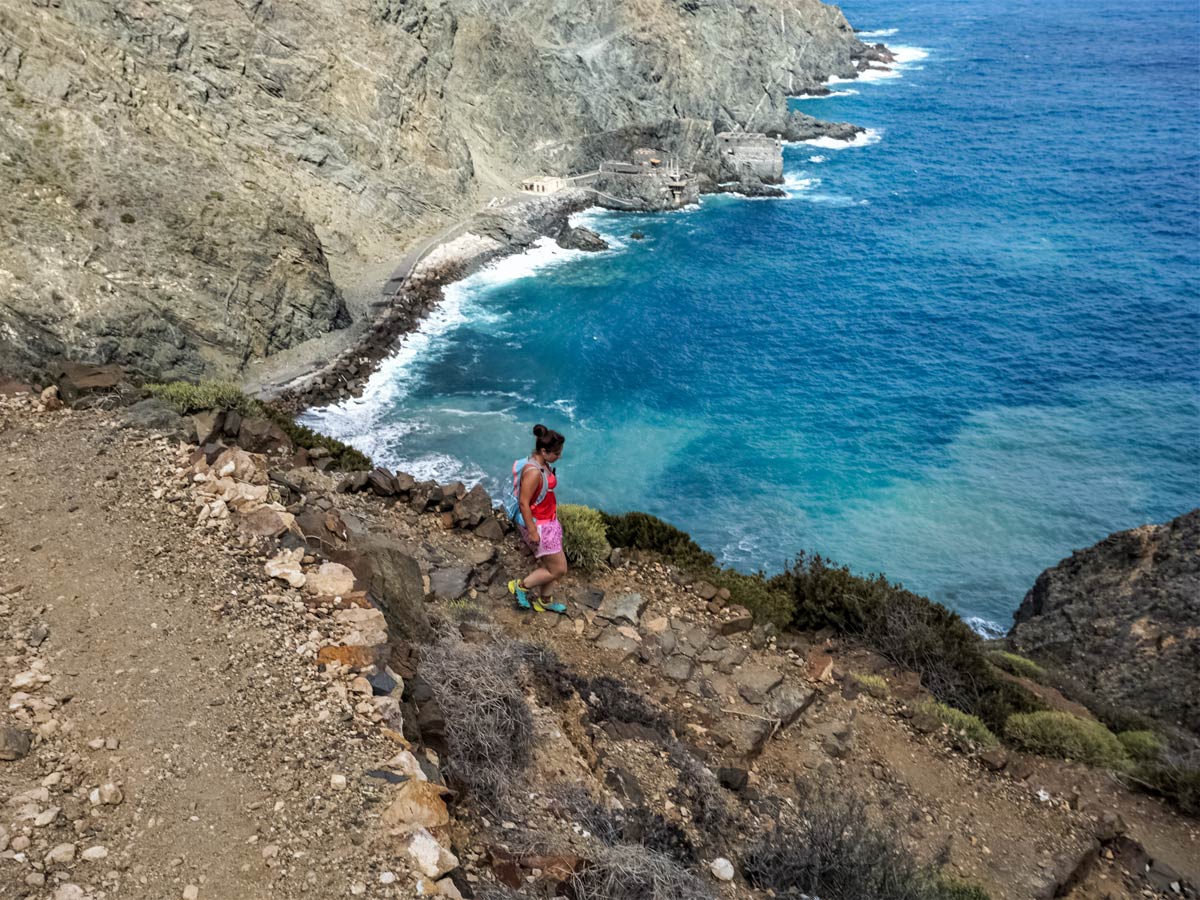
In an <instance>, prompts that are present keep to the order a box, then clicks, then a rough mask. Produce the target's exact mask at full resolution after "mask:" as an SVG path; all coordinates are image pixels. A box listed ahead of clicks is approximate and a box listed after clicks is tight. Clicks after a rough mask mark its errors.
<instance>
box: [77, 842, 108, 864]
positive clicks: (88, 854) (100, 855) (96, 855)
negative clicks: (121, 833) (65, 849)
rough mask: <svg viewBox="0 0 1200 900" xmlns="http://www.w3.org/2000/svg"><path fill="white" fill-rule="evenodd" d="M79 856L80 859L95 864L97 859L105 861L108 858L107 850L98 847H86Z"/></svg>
mask: <svg viewBox="0 0 1200 900" xmlns="http://www.w3.org/2000/svg"><path fill="white" fill-rule="evenodd" d="M79 856H80V858H81V859H86V860H88V861H89V862H95V861H96V860H99V859H106V858H107V857H108V848H107V847H100V846H96V847H88V848H87V849H86V850H84V851H83V852H82V853H80V854H79Z"/></svg>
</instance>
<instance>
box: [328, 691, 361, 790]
mask: <svg viewBox="0 0 1200 900" xmlns="http://www.w3.org/2000/svg"><path fill="white" fill-rule="evenodd" d="M368 687H369V686H368ZM346 784H347V782H346V776H345V775H340V774H334V775H330V776H329V786H330V787H331V788H333V789H334V790H335V791H344V790H345V789H346Z"/></svg>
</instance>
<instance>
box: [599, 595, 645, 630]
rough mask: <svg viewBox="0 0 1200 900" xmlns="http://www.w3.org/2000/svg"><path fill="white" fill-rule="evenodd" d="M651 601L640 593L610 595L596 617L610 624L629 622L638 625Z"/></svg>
mask: <svg viewBox="0 0 1200 900" xmlns="http://www.w3.org/2000/svg"><path fill="white" fill-rule="evenodd" d="M648 602H649V601H648V600H646V599H645V598H644V597H642V595H641V594H638V593H633V592H629V593H624V594H609V595H608V596H606V597H605V598H604V600H603V602H602V603H601V604H600V608H599V609H598V610H597V611H596V615H597V616H599V617H600V618H602V619H608V620H609V621H610V622H628V623H629V624H630V625H637V624H638V621H639V620H640V619H641V618H642V611H643V610H644V609H645V608H646V604H647V603H648Z"/></svg>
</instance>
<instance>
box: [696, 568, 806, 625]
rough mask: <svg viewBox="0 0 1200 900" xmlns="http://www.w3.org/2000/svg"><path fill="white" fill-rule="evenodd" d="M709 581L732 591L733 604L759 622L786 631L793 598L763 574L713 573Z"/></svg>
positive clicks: (732, 571) (790, 615) (724, 571)
mask: <svg viewBox="0 0 1200 900" xmlns="http://www.w3.org/2000/svg"><path fill="white" fill-rule="evenodd" d="M707 577H708V579H709V580H710V581H711V582H712V583H713V584H715V585H716V586H717V587H723V588H726V589H727V590H728V591H729V598H730V602H732V603H736V604H738V605H739V606H744V607H746V609H748V610H750V612H751V613H752V614H753V615H754V618H755V619H756V620H758V621H760V622H770V623H771V624H772V625H774V626H775V627H776V628H780V629H783V628H787V627H788V625H790V624H791V621H792V597H791V595H790V594H789V593H788V592H787V590H786V589H784V588H782V587H777V586H774V581H773V580H771V581H768V580H767V579H766V577H765V576H764V575H763V574H762V573H761V572H759V573H756V574H753V575H747V574H745V573H744V572H738V571H737V570H735V569H719V570H716V569H714V570H713V572H712V573H710V574H709V575H708V576H707Z"/></svg>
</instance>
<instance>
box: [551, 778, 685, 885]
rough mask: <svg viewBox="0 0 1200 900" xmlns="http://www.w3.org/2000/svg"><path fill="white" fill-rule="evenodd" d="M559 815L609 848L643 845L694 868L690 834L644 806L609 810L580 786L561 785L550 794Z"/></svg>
mask: <svg viewBox="0 0 1200 900" xmlns="http://www.w3.org/2000/svg"><path fill="white" fill-rule="evenodd" d="M550 793H551V796H553V797H554V804H555V807H556V808H557V810H558V812H559V814H560V815H561V816H563V817H565V818H567V819H570V820H571V821H572V822H574V823H575V824H578V825H579V826H580V827H581V828H583V829H584V830H585V831H587V832H588V833H589V834H590V835H591V836H592V837H594V838H595V839H596V840H598V841H600V842H601V843H604V844H607V845H608V846H610V847H611V846H615V845H616V844H621V843H624V844H641V845H642V846H643V847H646V848H647V849H649V850H653V851H655V852H656V853H662V854H664V855H665V856H669V857H671V858H672V859H674V860H675V861H676V862H678V863H680V864H681V865H691V864H694V863H695V862H696V861H697V859H698V857H697V855H696V848H695V847H693V846H692V842H691V841H690V840H689V839H688V836H687V833H686V832H685V831H684V830H683V829H682V828H680V827H679V826H678V825H676V824H675V823H673V822H668V821H667V820H666V819H664V818H663V817H662V816H661V815H659V814H658V813H656V812H653V811H651V810H649V809H647V808H646V807H644V806H635V807H631V808H627V809H607V808H605V807H604V806H602V805H601V804H599V803H597V802H596V801H595V800H593V799H592V796H591V794H589V793H588V792H587V790H586V789H585V788H583V787H581V786H580V785H577V784H562V785H558V786H556V787H555V788H553V789H552V790H551V792H550Z"/></svg>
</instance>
